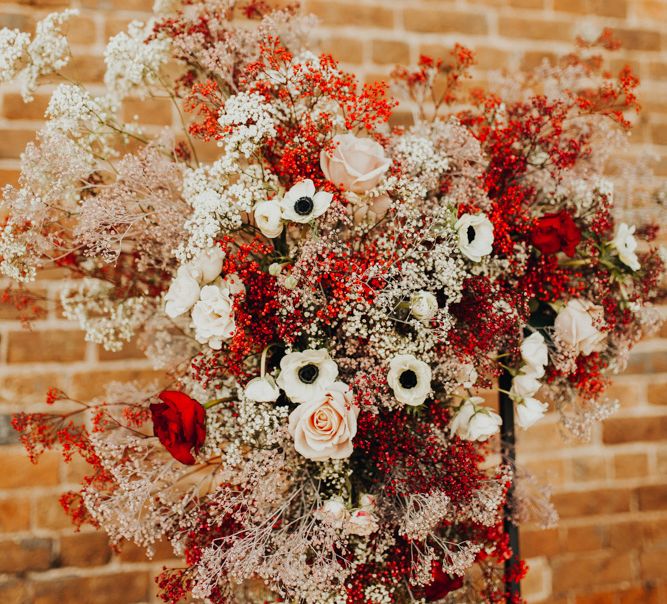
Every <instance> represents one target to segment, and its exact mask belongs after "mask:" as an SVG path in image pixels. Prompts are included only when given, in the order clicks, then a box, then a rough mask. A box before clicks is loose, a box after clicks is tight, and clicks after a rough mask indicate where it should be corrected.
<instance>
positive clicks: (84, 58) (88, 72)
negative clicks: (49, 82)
mask: <svg viewBox="0 0 667 604" xmlns="http://www.w3.org/2000/svg"><path fill="white" fill-rule="evenodd" d="M105 71H106V66H105V65H104V59H103V58H102V57H95V56H92V55H80V54H75V55H74V56H73V57H72V60H71V61H70V62H69V64H68V65H67V67H65V68H64V69H63V75H65V76H67V77H68V78H71V79H73V80H76V81H77V82H85V83H95V84H97V83H101V82H102V80H103V79H104V72H105Z"/></svg>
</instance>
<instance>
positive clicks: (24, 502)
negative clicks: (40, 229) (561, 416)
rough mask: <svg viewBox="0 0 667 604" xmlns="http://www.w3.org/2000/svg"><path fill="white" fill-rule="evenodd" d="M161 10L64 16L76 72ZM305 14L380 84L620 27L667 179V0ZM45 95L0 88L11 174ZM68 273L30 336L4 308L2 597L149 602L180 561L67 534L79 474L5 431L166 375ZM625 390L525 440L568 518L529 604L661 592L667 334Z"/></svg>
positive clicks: (26, 24)
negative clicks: (95, 340) (109, 325)
mask: <svg viewBox="0 0 667 604" xmlns="http://www.w3.org/2000/svg"><path fill="white" fill-rule="evenodd" d="M149 5H150V0H81V1H80V2H79V3H78V6H79V7H80V8H81V9H82V10H81V15H80V16H79V17H78V18H77V19H75V20H74V21H73V22H72V24H71V26H70V32H71V39H72V41H73V43H74V46H73V49H74V54H75V56H76V58H75V60H74V61H73V63H72V64H71V66H70V67H69V68H68V72H69V74H70V75H72V76H74V77H75V78H76V79H78V80H82V81H85V82H87V83H89V84H90V85H91V86H95V85H96V84H99V81H100V79H101V76H102V74H103V62H102V60H101V58H100V54H101V50H102V48H103V45H104V42H105V40H106V39H107V38H108V36H110V35H113V34H114V33H116V32H118V31H119V30H121V29H123V28H124V27H125V25H126V24H127V22H128V21H129V20H131V19H133V18H137V17H139V18H140V17H141V16H142V14H143V13H142V11H146V10H147V9H148V8H149ZM64 6H67V2H65V1H64V0H17V3H11V2H0V26H9V27H20V28H23V29H30V28H31V27H32V26H33V24H34V22H35V20H36V19H37V18H39V17H40V16H41V15H42V14H43V13H44V12H46V11H49V10H54V9H57V8H61V7H64ZM306 8H307V9H308V10H310V11H312V12H314V13H316V14H317V15H319V16H320V18H321V19H322V27H321V29H319V30H318V36H319V37H320V38H321V46H322V47H323V49H324V50H327V51H331V52H333V53H335V54H336V55H337V56H338V57H339V58H340V59H341V60H342V61H344V62H345V63H346V64H348V65H349V66H350V67H352V68H353V69H354V70H355V71H356V72H357V73H359V74H361V75H362V76H364V77H366V78H370V79H373V78H375V77H382V75H383V74H386V73H388V71H389V70H390V69H391V68H392V66H393V65H394V63H396V62H410V61H415V60H416V59H417V57H418V55H419V54H420V53H422V52H425V53H429V54H437V53H438V52H440V51H441V50H442V49H444V48H446V47H448V46H449V45H451V44H452V43H453V42H455V41H460V42H462V43H464V44H466V45H469V46H470V47H472V48H473V49H475V50H476V51H477V56H478V69H477V75H478V77H480V78H483V77H484V74H485V72H486V71H488V70H491V69H495V68H499V67H501V66H505V67H508V68H510V69H518V68H520V67H522V66H532V65H535V64H536V63H537V62H539V61H540V60H541V58H542V57H544V56H550V55H552V54H554V53H558V52H561V51H567V50H568V49H569V48H570V44H571V41H572V40H573V38H574V36H575V35H576V34H577V33H584V34H586V33H588V34H590V33H595V32H596V31H598V30H599V29H600V28H601V27H602V26H611V27H613V28H614V29H615V30H616V31H617V34H618V36H619V37H620V38H621V39H622V40H623V42H624V44H625V49H626V50H624V52H623V53H622V56H621V57H620V58H619V61H618V63H619V64H620V63H621V62H629V63H630V64H632V65H633V67H634V68H635V69H636V70H637V72H638V73H639V75H640V76H641V79H642V81H643V86H642V92H641V99H642V102H643V105H644V107H645V113H644V114H643V116H642V117H641V119H640V121H639V124H638V127H637V128H636V131H635V132H634V134H633V137H632V139H631V140H632V144H633V148H634V149H635V150H636V151H637V152H640V151H645V150H649V151H651V152H654V153H655V154H656V157H657V162H656V172H657V174H658V177H659V178H665V177H667V103H666V102H665V97H666V95H667V0H456V1H454V0H452V1H451V2H447V1H444V0H423V1H421V2H420V1H417V0H385V1H384V2H370V1H367V0H355V1H352V0H349V1H348V0H309V1H308V2H307V4H306ZM45 102H46V96H44V95H38V96H37V98H36V100H35V102H34V103H33V104H32V105H30V106H28V107H24V106H23V105H22V104H21V102H20V98H19V96H18V95H17V93H16V90H15V89H13V88H12V87H5V88H0V181H1V182H3V183H5V182H15V180H16V175H17V174H16V167H17V159H16V158H17V156H18V154H19V152H20V150H21V148H22V147H23V146H24V144H25V143H26V142H27V141H28V140H30V138H31V136H32V133H33V131H34V129H35V128H36V127H37V126H38V125H39V120H40V117H41V115H42V113H43V110H44V107H45ZM127 112H128V114H129V115H134V114H140V115H145V116H147V117H148V119H149V120H150V121H152V122H157V123H160V122H163V121H164V120H166V119H168V118H169V113H168V112H166V111H164V109H163V108H162V107H161V106H160V105H159V104H156V103H151V104H143V105H140V104H137V103H135V104H133V105H131V106H128V107H127ZM639 211H640V212H641V209H640V210H639ZM663 219H664V214H663ZM663 221H664V220H663ZM58 277H59V275H58V274H57V273H53V274H52V275H51V279H50V280H45V281H43V282H41V284H40V287H41V289H42V290H43V293H44V294H45V295H46V296H47V297H48V298H49V299H50V300H51V303H50V309H49V315H48V316H47V317H46V318H45V319H44V320H40V321H39V322H37V323H35V325H34V329H33V331H31V332H26V331H22V329H21V325H20V322H19V321H18V318H17V315H16V314H15V312H14V311H12V310H11V309H10V308H8V307H3V306H0V447H1V451H0V455H1V456H0V463H1V465H0V468H1V469H0V602H2V603H12V604H13V603H17V604H18V603H24V602H26V603H27V602H35V603H39V604H50V603H56V602H57V603H58V604H66V603H68V602H77V603H79V604H82V603H83V604H87V603H90V604H103V603H109V604H129V603H130V602H143V601H152V600H153V598H154V595H153V594H154V588H153V582H152V576H153V575H154V574H155V573H156V571H157V570H159V568H160V567H161V565H162V564H163V560H164V559H168V557H169V552H168V550H167V548H162V551H158V553H157V556H156V558H155V560H154V561H152V562H151V561H147V560H145V559H144V557H143V555H142V554H141V552H140V551H138V550H137V549H136V548H131V547H126V548H124V550H123V551H122V552H121V553H112V552H111V551H110V549H109V547H108V545H107V542H106V540H105V538H104V536H103V535H102V534H100V533H96V532H92V531H85V532H82V533H79V534H75V533H73V532H72V531H71V530H70V529H69V527H68V522H67V520H66V518H65V517H64V515H63V514H62V513H61V511H60V509H59V506H58V503H57V497H58V494H59V493H60V492H61V491H62V490H65V489H67V488H68V486H71V485H73V484H74V483H75V482H76V480H77V477H78V476H79V475H80V473H81V468H80V467H78V466H77V465H76V464H73V465H69V466H67V465H64V464H63V463H62V462H61V461H60V460H59V459H58V457H57V456H55V455H53V456H52V455H47V456H45V457H44V459H43V461H42V462H41V463H40V464H39V465H38V466H36V467H33V466H31V465H30V464H29V462H28V461H27V460H26V458H25V456H24V454H23V452H22V450H21V448H20V447H19V446H18V445H17V444H16V441H15V438H14V436H13V434H12V430H11V428H10V427H9V418H10V415H11V413H12V412H14V411H17V410H19V409H24V408H27V407H35V406H36V405H39V404H40V401H41V400H43V393H44V392H45V391H46V389H47V388H48V387H50V386H58V387H61V388H63V389H64V390H66V391H67V392H70V393H72V395H73V396H77V397H82V398H83V397H90V396H94V395H95V394H97V393H98V392H99V389H100V387H101V384H103V383H104V382H106V381H109V380H110V379H121V380H122V379H129V378H141V379H153V378H155V377H156V376H155V375H154V374H153V373H152V372H151V370H150V367H149V366H148V365H147V363H146V362H145V361H143V360H142V359H141V356H140V354H139V353H138V352H137V351H136V350H134V349H131V348H130V349H128V350H126V351H124V352H123V353H121V354H109V353H105V352H104V351H102V350H100V349H98V348H97V347H96V346H94V345H92V344H86V343H85V342H84V341H83V338H82V337H81V334H80V332H78V331H77V330H76V328H75V327H73V326H72V325H71V324H69V323H67V322H66V321H63V320H62V319H61V318H60V317H59V316H58V313H57V305H56V303H55V300H56V298H57V296H56V294H57V287H58ZM613 394H614V395H616V396H617V397H618V398H619V399H620V400H621V403H622V407H621V410H620V412H619V413H618V414H617V415H616V416H615V417H613V418H612V419H610V420H608V421H607V422H606V423H605V424H604V425H603V426H600V427H598V428H597V429H596V430H595V431H594V435H593V439H592V442H590V443H587V444H576V443H564V442H563V440H562V438H561V436H560V435H559V433H558V428H557V426H556V425H555V422H554V421H553V420H554V419H555V418H548V419H547V420H546V421H544V422H542V423H541V424H538V425H537V426H536V427H534V428H533V429H531V430H530V431H529V432H527V433H526V434H523V435H521V439H520V458H521V461H523V462H524V463H525V464H526V465H527V466H528V467H529V468H530V469H531V470H532V471H533V472H534V473H535V474H536V475H537V476H538V477H540V478H543V479H545V480H548V481H549V482H551V483H552V484H553V485H554V499H555V503H556V505H557V507H558V509H559V512H560V514H561V517H562V521H561V523H560V525H559V527H558V528H555V529H550V530H547V531H540V530H538V529H536V528H530V527H526V528H524V530H523V533H522V535H523V553H524V554H525V555H526V556H527V557H528V560H529V563H530V565H531V569H532V570H531V572H530V574H529V577H528V578H527V580H526V581H525V592H526V594H527V595H528V597H529V600H530V601H531V602H550V603H554V604H555V603H559V604H561V603H562V604H575V603H576V604H593V603H596V604H622V603H623V604H629V603H646V604H649V603H653V602H667V573H666V572H665V564H666V563H667V329H665V328H663V330H662V332H661V334H659V337H657V338H655V339H652V340H650V341H646V342H644V343H642V344H641V345H640V347H639V348H638V349H637V352H636V354H634V355H633V357H632V360H631V364H630V368H629V369H628V371H627V373H626V374H625V375H623V376H621V377H619V378H618V379H617V380H616V382H615V385H614V387H613Z"/></svg>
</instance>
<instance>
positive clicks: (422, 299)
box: [410, 291, 438, 321]
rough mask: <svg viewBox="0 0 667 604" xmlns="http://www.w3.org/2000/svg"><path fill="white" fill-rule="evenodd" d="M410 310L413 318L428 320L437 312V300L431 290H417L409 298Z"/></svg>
mask: <svg viewBox="0 0 667 604" xmlns="http://www.w3.org/2000/svg"><path fill="white" fill-rule="evenodd" d="M410 312H411V313H412V316H413V317H415V319H418V320H419V321H428V320H429V319H432V318H433V317H434V316H435V313H437V312H438V301H437V300H436V298H435V296H434V295H433V294H432V293H431V292H427V291H420V292H417V293H415V294H413V295H412V298H411V299H410Z"/></svg>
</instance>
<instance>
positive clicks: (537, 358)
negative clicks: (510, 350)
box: [520, 331, 549, 378]
mask: <svg viewBox="0 0 667 604" xmlns="http://www.w3.org/2000/svg"><path fill="white" fill-rule="evenodd" d="M520 350H521V359H522V360H523V362H524V363H525V366H524V367H523V368H522V372H523V373H525V374H527V375H533V376H535V377H537V378H540V377H542V376H543V375H544V367H545V366H546V365H547V363H548V362H549V349H548V348H547V344H546V342H545V340H544V336H543V335H542V334H541V333H540V332H539V331H534V332H533V333H531V334H530V335H529V336H528V337H527V338H524V340H523V342H521V347H520Z"/></svg>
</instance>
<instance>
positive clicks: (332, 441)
mask: <svg viewBox="0 0 667 604" xmlns="http://www.w3.org/2000/svg"><path fill="white" fill-rule="evenodd" d="M358 415H359V408H358V407H357V406H356V405H354V404H353V403H352V391H351V390H350V388H349V387H348V386H347V385H346V384H343V383H342V382H334V383H333V384H332V385H331V386H329V388H327V389H326V390H325V391H324V392H323V393H322V396H317V397H313V398H312V399H311V400H309V401H307V402H305V403H301V404H300V405H299V406H298V407H297V408H296V409H294V411H292V413H290V416H289V433H290V435H291V436H292V437H293V438H294V448H295V449H296V450H297V451H298V452H299V453H300V454H301V455H303V456H304V457H307V458H308V459H312V460H314V461H324V460H326V459H343V458H345V457H349V456H350V455H351V454H352V449H353V447H352V439H353V438H354V437H355V436H356V434H357V416H358Z"/></svg>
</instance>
